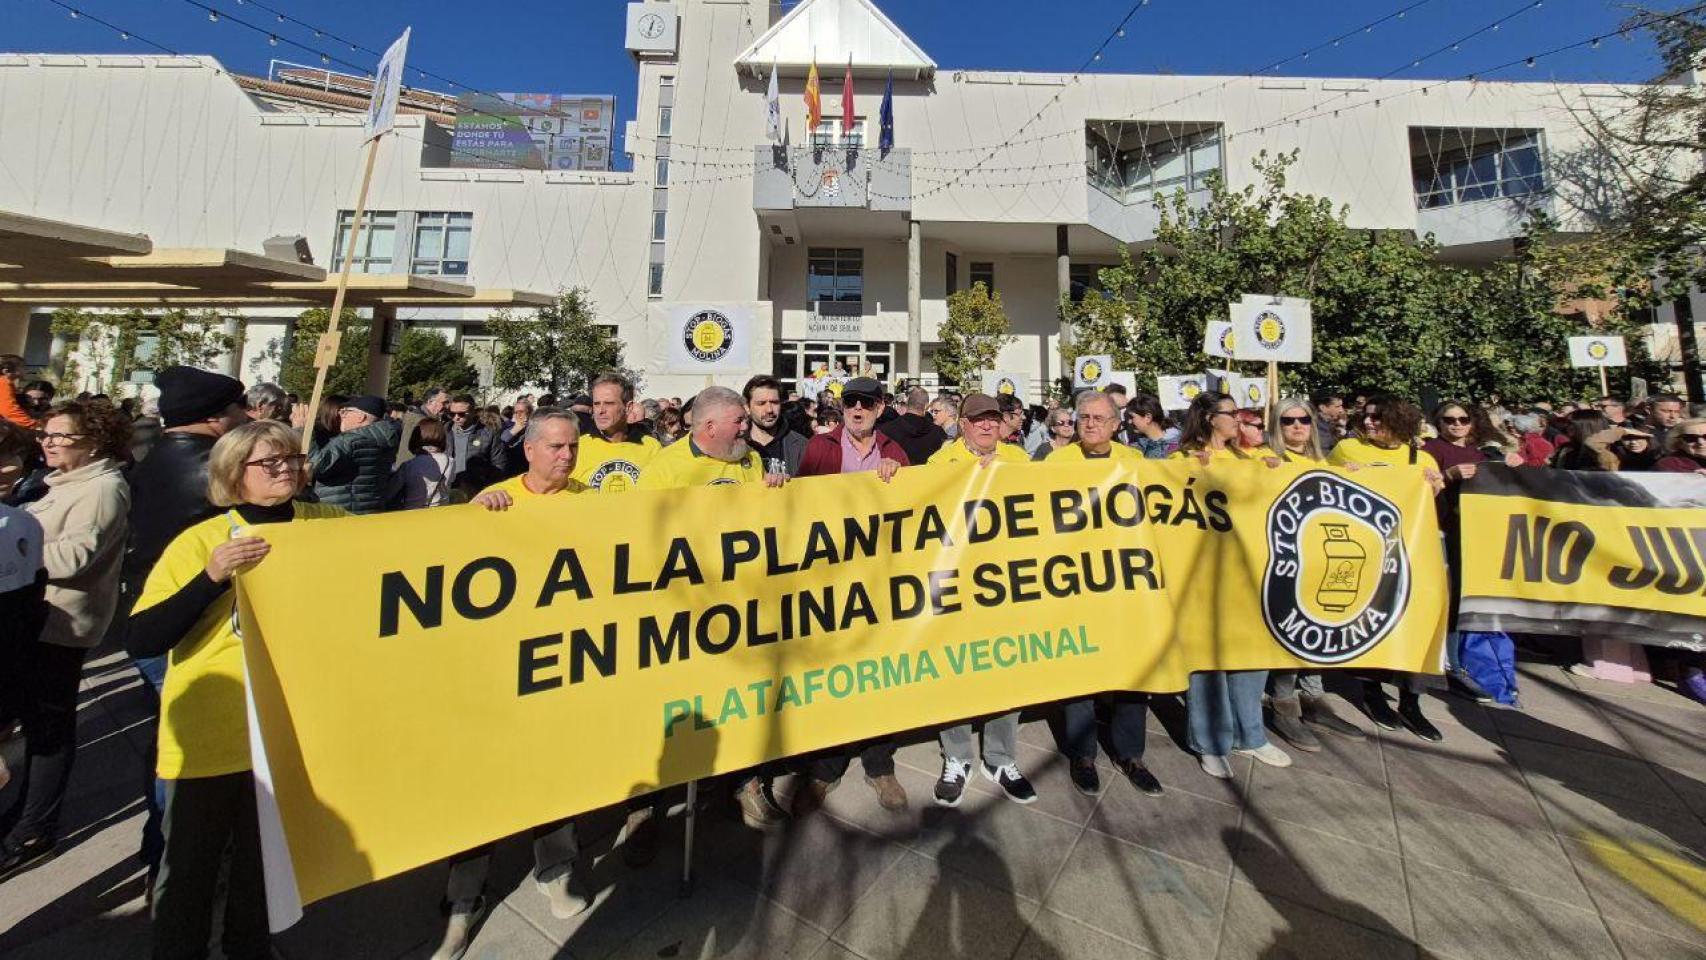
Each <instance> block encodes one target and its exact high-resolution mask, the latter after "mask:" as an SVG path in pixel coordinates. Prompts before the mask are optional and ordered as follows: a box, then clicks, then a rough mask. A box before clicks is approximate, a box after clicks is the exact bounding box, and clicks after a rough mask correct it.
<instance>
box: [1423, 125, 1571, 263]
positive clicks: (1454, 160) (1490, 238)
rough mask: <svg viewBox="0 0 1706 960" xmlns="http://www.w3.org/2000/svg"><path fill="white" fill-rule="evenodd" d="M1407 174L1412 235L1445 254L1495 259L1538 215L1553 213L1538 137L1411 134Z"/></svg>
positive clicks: (1521, 133)
mask: <svg viewBox="0 0 1706 960" xmlns="http://www.w3.org/2000/svg"><path fill="white" fill-rule="evenodd" d="M1410 167H1411V176H1412V178H1413V180H1414V183H1415V197H1416V233H1417V234H1418V235H1426V234H1430V233H1431V234H1433V235H1434V239H1436V240H1438V241H1439V244H1440V246H1442V247H1445V248H1448V249H1450V248H1459V249H1461V250H1472V249H1473V248H1483V249H1485V251H1486V252H1488V253H1491V254H1493V255H1498V253H1499V249H1501V248H1502V247H1504V246H1508V241H1510V240H1511V239H1513V238H1515V237H1519V236H1521V235H1522V234H1523V231H1524V225H1525V223H1526V222H1527V221H1529V220H1530V219H1532V218H1533V217H1534V216H1535V215H1536V214H1546V215H1548V216H1550V215H1552V214H1553V213H1554V212H1555V211H1554V208H1553V203H1552V193H1551V184H1550V182H1549V179H1550V178H1549V176H1548V171H1547V169H1546V168H1547V161H1546V154H1545V150H1544V144H1543V142H1542V137H1541V135H1540V132H1539V131H1536V130H1512V129H1496V128H1495V129H1475V128H1446V129H1441V128H1430V127H1415V128H1411V130H1410Z"/></svg>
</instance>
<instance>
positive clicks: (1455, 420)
mask: <svg viewBox="0 0 1706 960" xmlns="http://www.w3.org/2000/svg"><path fill="white" fill-rule="evenodd" d="M1439 422H1440V423H1446V424H1450V425H1451V426H1454V427H1466V426H1468V425H1469V418H1468V417H1440V418H1439Z"/></svg>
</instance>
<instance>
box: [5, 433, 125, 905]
mask: <svg viewBox="0 0 1706 960" xmlns="http://www.w3.org/2000/svg"><path fill="white" fill-rule="evenodd" d="M38 439H39V442H40V444H41V451H42V457H43V459H45V460H46V462H47V468H48V470H49V473H48V475H47V495H46V496H44V497H42V498H41V499H40V500H37V501H35V502H34V503H31V504H30V505H29V506H28V507H27V508H26V509H27V510H28V511H29V513H30V515H31V516H33V517H34V518H35V520H36V522H37V523H39V524H41V529H42V565H43V566H44V567H45V568H46V569H47V592H46V601H47V611H46V620H45V621H44V622H43V624H42V628H41V632H40V633H39V634H38V635H37V637H36V640H35V642H34V643H30V644H28V645H27V646H25V647H24V649H23V650H22V652H21V653H22V657H21V659H22V662H21V665H20V671H19V672H20V677H19V681H20V686H19V689H20V691H21V693H22V700H21V702H20V703H19V704H18V706H19V707H20V708H21V709H20V711H19V712H20V714H21V719H22V720H23V722H24V737H25V740H26V742H27V744H28V747H27V751H26V753H25V758H24V767H23V770H22V772H21V773H20V774H19V789H18V791H17V793H16V794H15V795H14V796H13V801H12V805H11V806H10V807H9V808H8V809H7V810H6V812H5V813H4V814H0V827H3V828H4V832H3V833H0V881H4V880H5V879H6V878H7V877H9V876H12V875H14V874H16V873H19V872H21V871H23V870H26V869H28V868H30V867H31V866H34V865H35V864H38V863H40V862H42V860H43V859H45V858H46V857H47V856H48V854H49V853H51V852H52V850H53V848H54V846H55V844H56V843H57V842H58V840H59V837H58V831H59V811H60V806H61V804H62V802H63V801H64V799H65V788H66V785H67V784H68V783H70V780H71V765H72V763H73V761H75V760H76V757H77V684H78V681H79V680H80V679H81V678H82V672H83V657H84V656H85V655H86V654H87V653H88V651H89V648H91V647H93V646H94V645H95V644H96V643H98V642H100V639H101V636H102V635H103V634H105V633H106V630H107V624H108V622H109V621H111V620H112V615H113V608H114V605H115V604H116V603H117V602H118V568H119V563H120V561H121V560H123V559H124V541H125V535H126V533H127V531H128V530H129V524H128V521H127V517H128V516H129V514H130V486H129V485H128V484H127V483H125V479H124V474H123V473H122V472H120V470H119V464H120V462H121V461H122V460H123V458H124V455H125V451H126V450H127V449H128V447H129V445H130V417H129V416H127V415H125V413H124V412H123V411H121V410H119V408H117V407H115V406H113V405H112V404H109V403H106V402H96V401H73V402H70V403H66V404H63V405H61V406H60V407H58V408H56V409H55V410H54V411H53V412H52V413H51V414H50V415H49V416H48V418H47V422H46V423H45V424H44V425H43V429H42V432H41V434H40V435H39V437H38Z"/></svg>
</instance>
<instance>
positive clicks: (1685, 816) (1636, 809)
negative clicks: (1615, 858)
mask: <svg viewBox="0 0 1706 960" xmlns="http://www.w3.org/2000/svg"><path fill="white" fill-rule="evenodd" d="M1673 785H1674V784H1673ZM1534 793H1535V795H1536V796H1537V797H1539V798H1540V806H1541V807H1542V808H1543V809H1544V810H1545V811H1546V817H1547V819H1548V820H1550V821H1551V823H1552V829H1553V832H1555V833H1556V834H1558V836H1560V837H1563V838H1566V839H1570V840H1578V841H1581V842H1584V843H1617V844H1628V843H1632V842H1639V843H1646V844H1650V845H1653V846H1656V847H1659V848H1662V849H1666V850H1669V851H1670V852H1672V853H1675V854H1678V855H1680V856H1686V857H1692V858H1693V859H1694V860H1695V861H1696V862H1698V863H1700V864H1702V865H1703V866H1706V823H1702V822H1701V820H1700V818H1699V817H1698V816H1696V815H1695V814H1693V813H1692V812H1690V811H1688V810H1679V809H1677V808H1675V807H1669V806H1659V805H1658V804H1653V803H1643V802H1641V801H1639V800H1627V799H1624V798H1622V797H1608V796H1603V795H1600V794H1595V793H1589V792H1587V791H1584V790H1573V789H1571V788H1569V787H1565V786H1562V785H1560V784H1556V783H1552V782H1550V781H1540V782H1537V783H1535V784H1534Z"/></svg>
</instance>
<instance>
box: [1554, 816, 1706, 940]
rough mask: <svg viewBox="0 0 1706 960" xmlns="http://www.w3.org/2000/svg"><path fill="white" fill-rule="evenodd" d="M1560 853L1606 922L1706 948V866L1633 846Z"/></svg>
mask: <svg viewBox="0 0 1706 960" xmlns="http://www.w3.org/2000/svg"><path fill="white" fill-rule="evenodd" d="M1564 849H1565V851H1566V852H1567V853H1568V854H1569V856H1570V859H1571V860H1572V861H1574V862H1575V865H1576V868H1577V869H1578V870H1580V871H1581V874H1582V878H1583V880H1585V881H1586V883H1587V886H1588V890H1589V892H1591V893H1592V894H1593V899H1594V902H1595V903H1596V904H1597V905H1598V907H1599V911H1600V912H1601V913H1602V914H1604V915H1605V917H1606V919H1607V920H1616V921H1619V922H1621V923H1627V924H1632V925H1635V926H1639V927H1643V928H1645V929H1648V930H1651V931H1652V932H1654V933H1657V934H1661V935H1663V936H1666V937H1670V938H1671V939H1674V940H1683V941H1687V942H1689V943H1693V944H1694V945H1695V946H1696V947H1700V948H1706V866H1701V865H1699V864H1698V863H1695V862H1691V861H1687V860H1684V859H1683V858H1681V857H1677V856H1674V855H1673V854H1671V853H1670V852H1669V851H1666V850H1660V849H1658V848H1656V847H1649V846H1646V845H1645V844H1641V843H1638V842H1637V843H1630V844H1627V845H1613V844H1586V843H1578V842H1576V841H1574V840H1566V841H1564Z"/></svg>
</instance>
